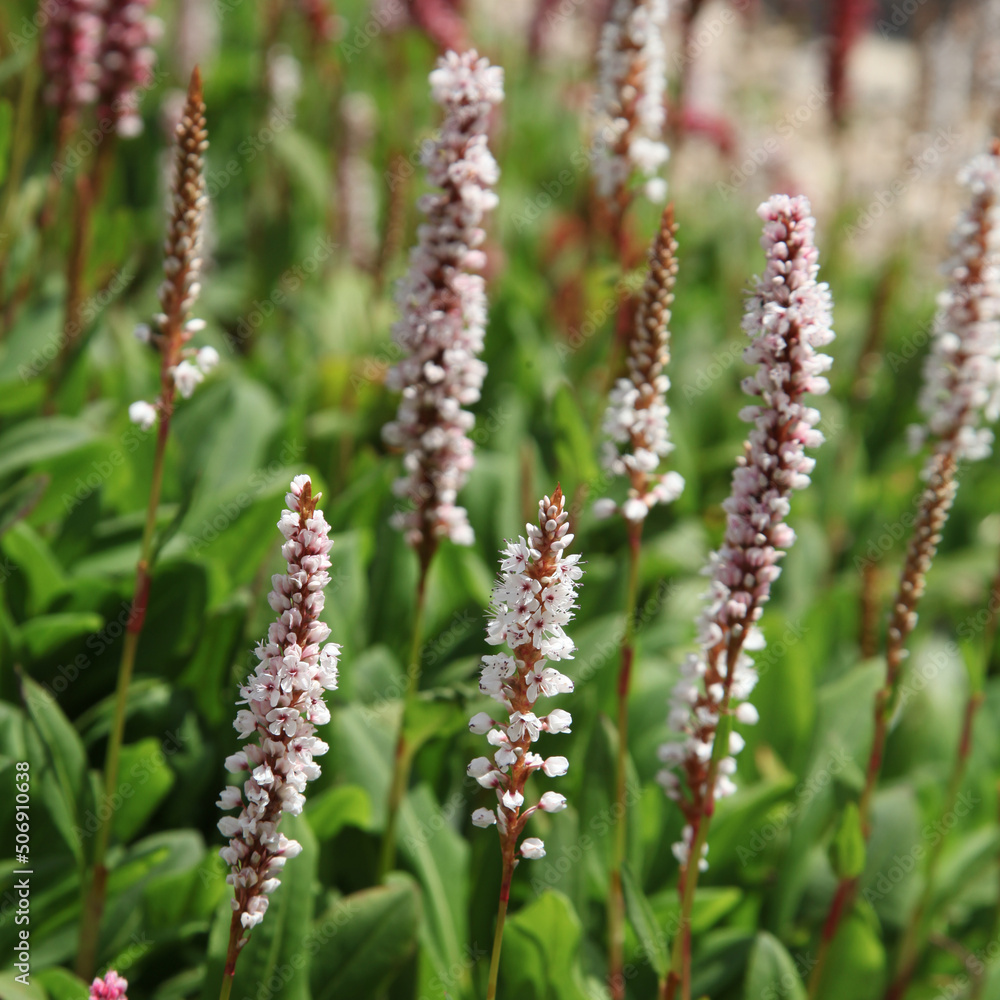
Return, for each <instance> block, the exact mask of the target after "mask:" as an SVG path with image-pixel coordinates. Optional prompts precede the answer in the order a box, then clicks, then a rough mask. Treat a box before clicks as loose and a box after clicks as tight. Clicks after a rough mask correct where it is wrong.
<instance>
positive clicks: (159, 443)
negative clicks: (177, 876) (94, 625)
mask: <svg viewBox="0 0 1000 1000" xmlns="http://www.w3.org/2000/svg"><path fill="white" fill-rule="evenodd" d="M166 379H167V381H165V382H164V388H163V392H164V393H165V394H166V395H165V396H164V397H163V399H164V404H165V405H163V407H162V408H161V411H160V421H159V425H158V427H157V433H156V453H155V455H154V458H153V478H152V482H151V484H150V490H149V504H148V506H147V508H146V524H145V527H144V529H143V533H142V543H141V545H140V548H139V562H138V565H137V567H136V575H135V588H134V590H133V592H132V606H131V610H130V612H129V619H128V625H127V627H126V631H125V641H124V643H123V645H122V658H121V663H120V664H119V667H118V687H117V691H116V693H115V714H114V719H113V721H112V724H111V732H110V733H109V735H108V748H107V752H106V755H105V759H104V801H105V802H111V801H112V799H113V797H114V795H115V793H116V792H117V791H118V765H119V759H120V756H121V746H122V738H123V736H124V733H125V709H126V706H127V702H128V691H129V685H130V684H131V681H132V673H133V671H134V668H135V659H136V652H137V650H138V648H139V636H140V635H141V634H142V627H143V624H144V622H145V619H146V607H147V605H148V602H149V586H150V565H149V564H150V557H151V555H152V550H153V534H154V532H155V530H156V515H157V511H158V510H159V506H160V494H161V492H162V489H163V467H164V462H165V457H166V451H167V438H168V436H169V434H170V416H171V407H172V404H173V382H172V380H170V378H169V376H166ZM98 816H99V817H104V818H103V819H99V825H98V828H97V839H96V841H95V844H94V857H93V864H92V869H91V870H92V874H91V879H90V884H89V886H88V887H87V893H86V896H85V899H84V905H83V908H82V911H81V914H80V939H79V948H78V951H77V959H76V972H77V975H79V976H80V978H81V979H83V980H89V979H90V978H91V976H92V975H93V973H94V968H95V966H96V961H97V945H98V936H99V933H100V924H101V915H102V913H103V912H104V892H105V888H106V885H107V875H108V870H107V866H106V864H105V860H106V857H107V850H108V842H109V840H110V837H111V815H110V813H109V812H108V810H104V809H101V810H98Z"/></svg>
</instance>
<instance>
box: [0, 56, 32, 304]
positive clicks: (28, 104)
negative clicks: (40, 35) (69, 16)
mask: <svg viewBox="0 0 1000 1000" xmlns="http://www.w3.org/2000/svg"><path fill="white" fill-rule="evenodd" d="M39 69H40V66H39V60H38V56H37V55H34V56H32V57H31V58H30V59H29V60H28V65H27V66H26V67H25V69H24V76H23V77H21V92H20V94H19V95H18V99H17V121H16V123H15V125H14V138H13V142H12V144H11V146H12V148H11V154H10V172H9V174H8V176H7V182H6V184H5V185H4V193H3V198H2V200H0V235H2V236H3V239H0V292H2V289H3V273H4V270H5V269H6V266H7V258H8V256H9V254H10V249H11V247H12V246H13V243H14V240H13V239H12V238H11V235H10V218H9V216H10V206H11V204H12V203H13V200H14V193H15V191H17V190H18V188H19V187H20V186H21V177H22V175H23V173H24V165H25V164H26V163H27V161H28V152H29V150H30V148H31V138H32V129H31V116H32V112H33V110H34V106H35V90H36V89H37V87H38V77H39Z"/></svg>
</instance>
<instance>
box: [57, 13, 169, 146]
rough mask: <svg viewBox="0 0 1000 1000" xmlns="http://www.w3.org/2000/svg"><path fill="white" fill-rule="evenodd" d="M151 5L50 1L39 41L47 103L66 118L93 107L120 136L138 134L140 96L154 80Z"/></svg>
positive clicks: (155, 32) (157, 30) (155, 24)
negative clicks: (79, 110)
mask: <svg viewBox="0 0 1000 1000" xmlns="http://www.w3.org/2000/svg"><path fill="white" fill-rule="evenodd" d="M151 3H152V0H53V2H52V4H51V15H50V17H49V20H48V23H47V24H46V27H45V34H44V36H43V39H42V67H43V68H44V70H45V75H46V77H47V79H48V83H47V84H46V88H45V99H46V101H48V103H49V104H51V105H53V106H55V107H56V108H58V109H59V113H60V116H67V115H70V114H72V113H73V112H74V111H76V109H77V108H80V107H84V106H87V105H90V104H94V103H95V102H96V103H97V113H98V116H99V118H100V119H101V120H102V121H107V122H108V123H109V125H113V126H114V127H115V129H116V131H117V132H118V133H119V134H120V135H124V136H133V135H138V134H139V132H141V131H142V119H141V118H140V117H139V114H138V111H137V108H138V103H139V96H138V92H139V91H140V90H142V89H144V88H146V87H148V86H149V84H150V82H151V81H152V79H153V64H154V62H155V61H156V54H155V52H154V51H153V49H152V47H151V45H152V43H153V42H154V41H155V40H156V38H157V37H158V36H159V33H160V22H159V21H158V20H157V19H156V18H153V17H150V16H149V15H148V14H147V8H148V7H149V6H150V5H151Z"/></svg>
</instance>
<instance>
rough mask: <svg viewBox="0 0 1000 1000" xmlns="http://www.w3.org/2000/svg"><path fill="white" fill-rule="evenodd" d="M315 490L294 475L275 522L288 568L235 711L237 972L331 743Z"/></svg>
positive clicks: (325, 527)
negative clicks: (239, 780)
mask: <svg viewBox="0 0 1000 1000" xmlns="http://www.w3.org/2000/svg"><path fill="white" fill-rule="evenodd" d="M318 499H319V494H315V495H314V494H313V492H312V482H311V480H310V478H309V477H308V476H296V477H295V478H294V479H293V480H292V485H291V490H290V492H289V493H288V494H286V497H285V502H286V503H287V504H288V508H287V509H286V510H285V511H284V512H283V513H282V515H281V520H280V521H279V522H278V529H279V531H280V532H281V534H282V537H283V538H284V539H285V541H284V544H283V545H282V547H281V554H282V556H283V557H284V558H285V560H286V562H287V564H288V571H287V572H286V573H280V574H276V575H275V576H273V577H272V578H271V583H272V590H271V593H270V595H269V596H268V603H269V604H270V605H271V607H272V608H273V609H274V610H275V611H276V612H277V613H278V619H277V621H275V622H273V623H272V624H271V626H270V628H269V629H268V633H267V641H266V642H262V643H261V644H260V645H259V646H258V647H257V649H256V654H257V659H258V660H259V661H260V662H259V663H258V664H257V666H256V668H255V669H254V672H253V674H252V675H251V676H250V677H249V678H248V679H247V681H246V683H245V684H244V685H243V686H242V687H241V688H240V701H239V702H237V704H240V705H246V708H243V709H241V710H240V711H239V712H238V713H237V715H236V721H235V722H234V726H235V727H236V731H237V732H238V733H239V735H240V736H241V737H242V738H243V739H249V740H250V742H248V743H247V744H246V746H245V747H244V748H243V749H242V750H240V751H239V752H238V753H236V754H233V755H232V756H231V757H228V758H227V759H226V768H227V770H228V771H229V772H230V773H234V774H235V773H241V772H242V773H245V774H246V775H247V777H246V780H245V781H244V783H243V789H242V791H241V790H240V788H239V787H237V786H235V785H229V786H228V787H226V788H225V789H224V790H223V792H222V795H221V796H220V798H219V801H218V803H217V805H218V806H219V808H220V809H225V810H229V809H239V810H240V812H239V815H238V816H224V817H223V818H222V819H221V820H219V830H220V832H221V833H222V834H223V836H226V837H229V838H230V839H229V844H228V845H227V846H226V847H224V848H223V849H222V850H221V851H220V852H219V853H220V854H221V855H222V858H223V860H224V861H225V862H226V863H227V864H228V865H229V866H230V868H231V871H230V874H229V876H228V878H227V881H228V882H229V884H230V885H231V886H232V887H233V893H234V895H233V900H232V907H233V917H232V924H231V927H230V937H229V951H228V954H227V958H226V971H225V975H226V976H228V977H232V975H233V973H234V972H235V968H236V960H237V958H238V957H239V953H240V950H241V949H242V948H243V946H244V945H245V944H246V941H247V936H246V932H248V931H249V930H251V929H252V928H253V927H255V926H256V925H257V924H259V923H260V922H261V920H263V919H264V914H265V913H266V912H267V904H268V896H269V895H270V894H271V893H272V892H273V891H274V890H275V889H276V888H277V887H278V885H279V884H280V879H279V873H280V872H281V869H282V868H283V867H284V866H285V862H286V861H287V860H288V859H290V858H294V857H295V856H296V855H297V854H298V853H299V852H300V851H301V849H302V848H301V846H300V845H299V843H298V842H297V841H295V840H290V839H289V838H287V837H286V836H285V835H284V834H283V833H281V832H279V830H278V825H279V823H280V822H281V818H282V816H283V815H284V814H285V813H288V814H290V815H292V816H298V815H299V814H300V813H301V812H302V807H303V805H304V804H305V797H304V795H303V792H304V791H305V786H306V782H308V781H312V780H313V779H315V778H318V777H319V775H320V767H319V764H317V763H316V760H315V758H317V757H319V756H321V755H323V754H325V753H326V752H327V750H328V749H329V746H328V745H327V744H326V743H325V742H323V740H321V739H319V737H318V736H317V735H316V727H317V726H322V725H324V724H325V723H327V722H329V721H330V710H329V709H328V708H327V706H326V702H325V700H324V696H325V693H326V692H327V691H332V690H334V689H335V688H336V687H337V662H338V659H339V657H340V646H338V645H337V644H336V643H332V642H327V641H326V640H327V639H328V638H329V637H330V629H329V627H328V626H326V625H325V624H324V623H323V622H322V621H321V620H320V615H321V614H322V612H323V606H324V603H325V598H324V594H323V588H324V587H326V586H327V584H329V582H330V574H329V572H328V571H329V568H330V555H329V553H330V548H331V546H332V544H333V543H332V541H331V540H330V526H329V524H327V523H326V520H325V518H324V517H323V512H322V511H321V510H317V509H316V501H317V500H318Z"/></svg>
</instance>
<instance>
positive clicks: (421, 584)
mask: <svg viewBox="0 0 1000 1000" xmlns="http://www.w3.org/2000/svg"><path fill="white" fill-rule="evenodd" d="M429 569H430V560H429V559H421V562H420V576H419V578H418V580H417V599H416V610H415V612H414V617H413V637H412V639H411V641H410V659H409V664H408V666H407V671H406V694H405V695H404V696H403V711H402V716H401V718H400V720H399V736H398V737H397V738H396V753H395V756H394V758H393V766H392V780H391V782H390V784H389V802H388V805H387V807H386V820H385V834H384V836H383V837H382V853H381V856H380V858H379V868H378V881H379V882H382V881H384V880H385V877H386V875H388V874H389V872H390V871H392V868H393V865H394V864H395V863H396V826H397V823H398V820H399V807H400V806H401V805H402V804H403V797H404V796H405V795H406V786H407V785H408V784H409V781H410V765H411V763H412V755H413V748H412V747H411V746H410V745H409V743H408V741H407V739H406V719H407V716H408V715H410V714H411V712H412V706H413V702H414V700H415V699H416V697H417V692H418V690H419V689H420V648H421V643H422V640H423V625H424V608H425V605H426V603H427V572H428V570H429Z"/></svg>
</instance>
